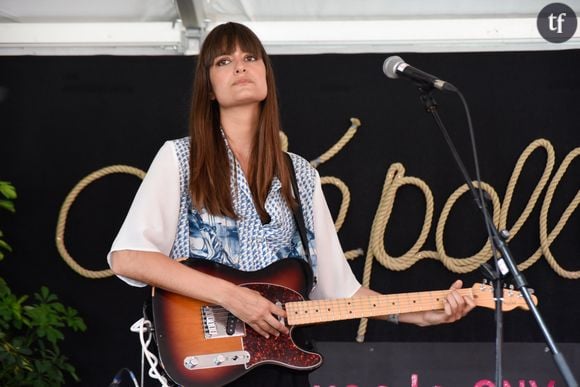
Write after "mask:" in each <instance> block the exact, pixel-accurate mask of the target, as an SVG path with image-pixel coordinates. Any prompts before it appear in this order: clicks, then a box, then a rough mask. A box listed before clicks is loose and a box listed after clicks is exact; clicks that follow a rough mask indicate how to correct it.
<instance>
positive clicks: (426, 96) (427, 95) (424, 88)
mask: <svg viewBox="0 0 580 387" xmlns="http://www.w3.org/2000/svg"><path fill="white" fill-rule="evenodd" d="M417 86H418V88H419V92H420V100H421V102H422V103H423V105H424V106H425V109H426V110H427V112H429V113H431V115H432V116H433V118H434V119H435V122H436V123H437V126H438V127H439V129H440V131H441V133H442V134H443V137H444V138H445V141H446V142H447V145H448V146H449V150H450V151H451V154H452V155H453V158H454V159H455V162H456V164H457V166H458V167H459V170H460V171H461V174H462V175H463V178H464V179H465V182H466V183H467V186H468V187H469V190H470V192H471V194H472V195H473V198H474V200H475V203H476V205H477V207H478V208H479V209H480V210H481V212H482V215H483V219H484V222H485V226H486V228H487V231H488V235H489V239H490V240H491V247H492V250H493V252H494V254H493V255H494V261H495V270H492V269H491V267H490V266H489V265H487V264H484V266H483V271H484V273H485V274H486V276H487V277H488V278H489V279H490V280H491V281H492V282H493V284H494V286H493V288H494V298H495V320H496V342H495V344H496V347H495V360H496V372H495V377H496V383H495V385H496V387H500V386H503V381H502V349H503V348H502V347H503V309H502V302H503V289H502V288H503V280H502V279H503V277H504V276H505V275H507V274H511V275H512V277H513V280H514V282H515V287H516V289H518V290H519V291H520V292H521V294H522V296H523V297H524V299H525V301H526V303H527V305H528V307H529V309H530V311H531V312H532V314H533V315H534V318H535V319H536V322H537V324H538V325H539V327H540V330H541V331H542V333H543V335H544V338H545V340H546V344H547V345H548V348H549V350H550V352H552V355H553V358H554V362H555V363H556V365H557V367H558V369H559V371H560V373H561V374H562V377H563V378H564V381H565V382H566V384H567V385H568V386H569V387H578V382H577V381H576V380H575V379H574V375H572V371H571V370H570V367H569V366H568V363H567V362H566V359H565V357H564V355H563V354H562V353H561V352H560V351H559V350H558V348H557V346H556V343H555V342H554V340H553V339H552V337H551V334H550V332H549V330H548V328H547V326H546V324H545V323H544V321H543V319H542V316H541V315H540V313H539V311H538V308H537V307H536V305H535V304H534V302H533V300H532V297H531V295H530V291H529V289H528V284H527V282H526V279H525V278H524V276H523V274H522V273H521V272H520V271H519V269H518V267H517V265H516V264H515V263H514V262H515V261H514V259H513V256H512V254H511V252H510V250H509V248H508V246H507V243H506V242H507V239H508V237H509V234H508V233H507V231H506V230H503V231H502V232H500V231H498V229H497V227H496V226H495V224H494V223H493V221H492V220H491V219H492V218H491V216H490V214H489V211H488V209H487V206H486V204H485V200H484V198H483V190H482V189H481V181H480V182H479V184H478V189H476V188H475V187H474V185H473V183H472V180H471V178H470V177H469V173H468V172H467V169H466V168H465V165H464V164H463V162H462V160H461V157H460V156H459V153H458V152H457V149H456V148H455V145H454V144H453V141H452V140H451V137H450V136H449V133H448V132H447V129H446V128H445V125H444V124H443V121H442V120H441V117H440V116H439V113H438V112H437V102H436V101H435V98H434V97H433V90H434V87H433V85H431V84H427V83H417ZM457 93H458V94H459V96H460V97H461V99H462V100H463V96H462V95H461V93H460V92H459V91H458V90H457ZM463 102H465V101H464V100H463ZM465 107H466V109H467V104H465ZM467 115H468V119H469V120H470V121H469V123H470V124H471V119H470V117H469V111H467ZM470 129H471V125H470ZM472 143H473V152H474V162H475V165H476V168H477V171H479V168H478V161H477V153H476V149H475V140H474V139H473V137H472ZM478 179H479V172H478ZM478 193H479V194H478ZM497 252H499V253H500V255H499V257H498V255H497Z"/></svg>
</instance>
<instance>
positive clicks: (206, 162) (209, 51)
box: [189, 23, 295, 221]
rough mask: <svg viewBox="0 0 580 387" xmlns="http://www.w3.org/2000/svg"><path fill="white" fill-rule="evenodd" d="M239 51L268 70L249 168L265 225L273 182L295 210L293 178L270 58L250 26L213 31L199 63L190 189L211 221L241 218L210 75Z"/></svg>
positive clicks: (234, 25) (192, 114)
mask: <svg viewBox="0 0 580 387" xmlns="http://www.w3.org/2000/svg"><path fill="white" fill-rule="evenodd" d="M236 45H239V47H240V48H241V49H242V50H243V51H245V52H249V53H252V54H254V55H256V56H257V57H258V58H260V59H262V60H263V62H264V65H265V67H266V82H267V87H268V88H267V90H268V94H267V96H266V99H265V100H264V101H262V102H261V112H260V117H259V120H258V130H257V131H256V135H255V138H254V139H253V146H252V152H251V155H250V163H249V165H250V168H249V171H248V175H249V176H246V178H247V180H248V183H249V185H250V189H251V191H252V195H253V197H254V203H255V205H256V208H257V210H258V213H259V214H260V218H261V219H262V221H267V219H268V218H269V217H268V213H267V212H266V209H265V203H266V197H267V195H268V190H269V189H270V185H271V183H272V179H273V178H274V176H278V178H279V179H280V182H281V183H282V192H281V193H282V196H283V197H284V199H285V201H286V203H287V204H288V205H289V206H290V207H294V206H295V201H294V198H293V197H292V189H291V186H290V173H289V170H288V166H287V163H286V160H285V156H284V153H283V151H282V147H281V142H280V131H281V129H282V128H281V124H280V115H279V110H278V97H277V94H276V83H275V81H274V72H273V70H272V64H271V62H270V58H269V57H268V55H267V54H266V51H265V50H264V47H263V46H262V43H261V42H260V40H259V39H258V37H257V36H256V35H255V34H254V33H253V32H252V31H251V30H250V29H249V28H247V27H246V26H244V25H242V24H238V23H226V24H222V25H219V26H218V27H216V28H215V29H213V30H212V31H211V32H210V33H209V34H208V35H207V37H206V38H205V40H204V42H203V45H202V48H201V52H200V54H199V57H198V59H197V65H196V69H195V79H194V82H193V98H192V105H191V112H190V120H189V133H190V136H191V156H190V159H189V167H190V181H189V189H190V192H191V199H192V203H193V205H194V206H195V207H196V208H197V209H198V210H201V209H202V208H205V209H206V210H207V211H208V212H209V213H210V214H212V215H222V216H228V217H231V218H237V214H236V213H235V211H234V206H233V202H232V195H231V192H230V168H229V162H228V157H227V149H226V145H225V143H224V139H223V137H222V135H221V132H220V115H219V105H218V102H217V100H215V99H212V98H211V95H212V87H211V82H210V77H209V70H210V68H211V66H212V65H213V61H214V59H215V58H216V57H217V56H219V55H222V54H223V53H225V52H228V53H229V52H233V51H235V48H236Z"/></svg>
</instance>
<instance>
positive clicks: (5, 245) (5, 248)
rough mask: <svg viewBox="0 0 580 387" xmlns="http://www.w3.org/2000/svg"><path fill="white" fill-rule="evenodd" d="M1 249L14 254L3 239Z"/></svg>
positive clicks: (0, 244)
mask: <svg viewBox="0 0 580 387" xmlns="http://www.w3.org/2000/svg"><path fill="white" fill-rule="evenodd" d="M0 247H1V248H3V249H4V250H8V251H10V252H12V247H10V245H9V244H8V243H6V242H5V241H3V240H2V239H0Z"/></svg>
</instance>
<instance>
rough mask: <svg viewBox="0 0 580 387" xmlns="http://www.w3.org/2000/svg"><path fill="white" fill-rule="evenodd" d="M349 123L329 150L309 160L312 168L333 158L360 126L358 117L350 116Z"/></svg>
mask: <svg viewBox="0 0 580 387" xmlns="http://www.w3.org/2000/svg"><path fill="white" fill-rule="evenodd" d="M350 123H351V125H350V127H349V128H348V129H347V131H346V133H345V134H344V135H343V136H342V137H341V138H340V140H338V142H337V143H336V144H334V145H333V146H332V147H330V149H329V150H327V151H326V152H324V153H323V154H322V155H320V156H318V157H317V158H316V159H314V160H312V161H311V162H310V164H311V165H312V166H313V167H314V168H318V166H319V165H320V164H322V163H325V162H327V161H328V160H330V159H331V158H333V157H334V156H335V155H336V154H337V153H338V152H340V151H341V150H342V148H344V146H345V145H346V144H347V143H348V142H349V141H350V140H351V139H352V138H353V137H354V135H355V134H356V131H357V129H358V127H359V126H360V120H359V119H358V118H351V119H350Z"/></svg>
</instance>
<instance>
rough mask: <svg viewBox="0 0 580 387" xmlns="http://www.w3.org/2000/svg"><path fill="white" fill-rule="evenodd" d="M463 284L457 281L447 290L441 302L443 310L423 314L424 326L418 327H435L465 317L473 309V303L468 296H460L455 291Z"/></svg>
mask: <svg viewBox="0 0 580 387" xmlns="http://www.w3.org/2000/svg"><path fill="white" fill-rule="evenodd" d="M462 286H463V282H462V281H461V280H457V281H455V282H454V283H453V285H451V287H450V288H449V290H450V292H449V294H448V295H447V297H446V298H445V300H443V303H444V306H445V308H444V309H442V310H430V311H426V312H423V316H422V317H423V318H422V319H423V321H424V324H420V325H437V324H446V323H451V322H454V321H457V320H459V319H461V318H462V317H463V316H465V315H466V314H467V313H469V312H470V311H471V309H473V308H474V307H475V301H474V300H473V298H471V297H469V296H462V295H461V294H459V292H458V291H457V290H458V289H461V287H462Z"/></svg>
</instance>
